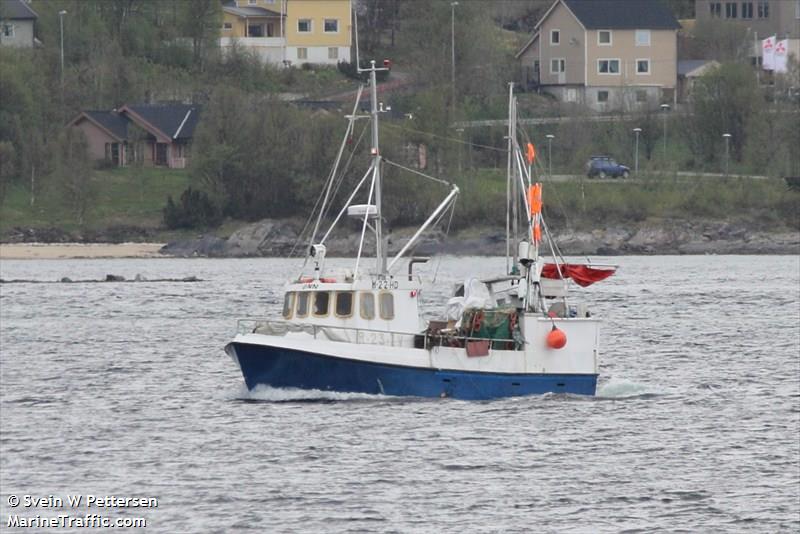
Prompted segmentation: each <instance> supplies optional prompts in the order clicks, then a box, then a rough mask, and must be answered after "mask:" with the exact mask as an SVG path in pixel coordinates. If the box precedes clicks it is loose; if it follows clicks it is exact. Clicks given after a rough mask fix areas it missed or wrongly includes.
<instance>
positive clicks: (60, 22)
mask: <svg viewBox="0 0 800 534" xmlns="http://www.w3.org/2000/svg"><path fill="white" fill-rule="evenodd" d="M66 14H67V12H66V10H63V9H62V10H61V11H59V12H58V25H59V27H60V28H61V86H62V87H63V86H64V15H66Z"/></svg>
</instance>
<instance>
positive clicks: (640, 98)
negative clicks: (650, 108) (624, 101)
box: [636, 91, 647, 102]
mask: <svg viewBox="0 0 800 534" xmlns="http://www.w3.org/2000/svg"><path fill="white" fill-rule="evenodd" d="M636 101H637V102H647V91H636Z"/></svg>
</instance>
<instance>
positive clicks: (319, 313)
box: [314, 291, 331, 317]
mask: <svg viewBox="0 0 800 534" xmlns="http://www.w3.org/2000/svg"><path fill="white" fill-rule="evenodd" d="M330 303H331V294H330V293H328V292H327V291H317V292H316V293H314V317H326V316H327V315H328V308H329V307H330Z"/></svg>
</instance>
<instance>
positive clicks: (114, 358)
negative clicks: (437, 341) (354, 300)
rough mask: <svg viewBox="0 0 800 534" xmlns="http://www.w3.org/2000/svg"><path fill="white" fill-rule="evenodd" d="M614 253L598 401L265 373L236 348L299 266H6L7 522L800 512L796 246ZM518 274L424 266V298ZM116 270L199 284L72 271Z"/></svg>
mask: <svg viewBox="0 0 800 534" xmlns="http://www.w3.org/2000/svg"><path fill="white" fill-rule="evenodd" d="M606 260H608V261H610V262H613V263H618V264H619V266H620V268H619V271H618V273H617V274H616V275H615V276H613V277H612V278H610V279H608V280H606V281H604V282H601V283H599V284H597V285H595V286H592V287H591V288H587V289H581V290H579V293H580V296H581V297H582V298H585V299H586V300H587V301H588V303H589V306H590V310H591V311H592V313H593V315H595V316H600V317H603V318H604V319H605V324H604V327H603V331H602V341H601V343H602V353H601V358H600V361H601V363H600V374H601V376H600V383H599V387H598V394H597V396H596V397H594V398H582V397H575V396H562V395H544V396H536V397H527V398H512V399H504V400H496V401H489V402H465V401H458V400H452V399H436V400H431V399H413V398H390V397H382V396H370V395H348V394H337V393H324V394H323V393H319V392H303V391H282V390H276V389H270V388H257V389H256V390H255V391H252V392H248V391H247V390H246V389H245V388H244V386H243V382H242V377H241V375H240V374H239V371H238V369H237V367H236V365H235V364H234V363H233V361H231V360H230V358H228V357H227V356H226V355H225V354H224V353H223V351H222V347H223V346H224V345H225V343H227V341H228V340H229V339H230V338H231V337H232V336H233V334H234V332H235V326H236V319H237V318H241V317H254V316H255V317H258V316H264V315H270V316H277V314H278V313H279V312H280V306H281V301H282V293H281V289H282V284H283V283H284V281H285V280H286V279H287V278H288V277H290V276H296V275H297V274H298V273H299V266H300V262H298V261H292V260H276V259H223V260H209V259H193V260H182V259H156V260H152V259H149V260H89V261H87V260H64V261H61V260H52V261H11V260H8V261H3V262H2V263H1V264H0V277H2V278H3V279H4V280H9V279H26V280H32V281H38V282H42V283H32V282H18V283H5V284H2V285H0V494H1V495H0V531H2V532H6V531H9V532H11V531H18V530H21V529H19V528H14V527H9V526H8V525H9V523H8V522H9V521H10V520H12V519H13V517H16V518H17V519H16V521H19V519H20V518H23V519H24V518H28V519H31V518H33V517H35V516H37V515H38V516H39V517H40V518H43V519H47V518H51V517H58V516H65V517H73V518H82V519H81V520H82V521H90V519H88V518H89V516H90V515H92V514H94V515H95V516H101V517H103V518H104V520H105V519H108V520H114V521H117V520H120V518H121V519H123V520H132V519H144V520H145V521H146V528H145V527H142V526H141V524H139V528H137V527H133V528H129V529H124V528H123V529H119V528H118V529H117V530H118V531H123V532H124V531H135V532H244V531H252V532H434V533H438V532H563V531H570V532H621V531H628V532H637V531H642V532H648V531H688V532H798V531H800V441H799V440H800V258H798V257H797V256H782V257H737V256H723V257H715V256H703V257H699V256H695V257H690V256H685V257H619V258H606ZM595 261H598V260H596V259H595ZM330 263H331V264H332V266H333V267H334V268H336V267H347V266H349V265H350V263H349V262H346V261H343V260H330ZM504 269H505V260H504V259H502V258H444V259H441V260H439V259H435V260H434V261H432V262H431V263H429V264H428V265H425V266H422V267H420V266H418V267H417V270H418V271H419V272H420V273H421V274H422V275H423V276H424V278H425V279H426V280H427V281H429V282H430V281H432V279H433V278H434V275H435V277H436V281H435V283H434V284H433V285H431V286H428V289H426V290H425V291H424V292H422V294H421V295H420V298H421V302H422V304H423V306H424V308H425V313H426V314H427V315H428V316H430V317H435V316H438V315H441V314H443V312H444V306H443V303H444V301H445V300H446V297H447V295H448V294H449V292H450V291H451V290H452V285H453V284H454V283H456V282H458V281H463V279H464V278H465V277H467V276H469V275H470V274H477V275H479V276H492V275H496V274H498V273H502V272H503V271H504ZM107 274H116V275H121V276H124V277H126V278H127V279H132V278H134V277H135V276H136V275H137V274H139V275H141V277H143V278H145V279H151V280H152V279H157V278H159V279H163V278H182V277H185V276H197V277H198V278H200V279H201V280H202V281H200V282H147V281H140V282H116V283H112V282H108V283H53V282H55V281H56V280H59V279H61V278H62V277H65V276H66V277H69V278H71V279H73V280H78V279H96V280H99V279H104V278H105V276H106V275H107ZM45 282H46V283H45ZM69 496H72V497H73V498H74V497H75V496H81V497H82V498H83V500H82V501H81V503H80V504H77V505H75V504H73V502H71V501H70V500H69ZM88 496H92V497H94V499H95V501H94V505H92V506H86V500H87V497H88ZM12 497H13V498H12ZM107 497H113V498H114V499H118V500H115V501H102V500H100V501H98V499H103V498H107ZM134 498H136V499H155V500H156V506H155V507H153V506H141V505H137V506H131V505H130V503H131V502H133V501H132V500H131V499H134ZM33 499H38V500H33ZM119 499H127V500H122V501H120V500H119ZM14 502H16V503H17V504H16V505H15V506H14V505H12V504H13V503H14ZM97 502H101V503H102V502H106V503H111V505H110V506H97ZM126 502H127V503H128V504H127V505H120V503H126ZM136 502H137V503H139V504H141V503H142V502H144V503H151V504H152V500H142V501H136ZM47 504H52V505H53V507H46V506H45V505H47ZM64 521H66V520H64ZM91 521H98V520H97V519H91ZM73 527H74V528H73V530H81V531H86V530H87V529H85V528H77V527H75V524H73ZM28 530H31V529H28ZM34 530H36V531H47V530H48V529H44V528H38V529H34ZM61 530H65V529H61ZM69 530H70V529H69V528H67V529H66V531H69ZM89 530H90V531H91V529H89ZM95 530H96V529H95Z"/></svg>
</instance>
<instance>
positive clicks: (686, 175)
mask: <svg viewBox="0 0 800 534" xmlns="http://www.w3.org/2000/svg"><path fill="white" fill-rule="evenodd" d="M540 176H541V177H542V180H546V181H553V182H570V181H577V180H581V179H583V180H586V181H590V182H592V183H623V182H641V181H644V180H643V179H637V178H635V177H633V176H631V177H630V178H605V179H600V178H587V177H586V175H579V174H554V175H553V176H552V177H550V176H547V175H545V174H542V175H540ZM667 177H671V175H667ZM678 177H679V178H680V179H681V180H687V181H690V180H696V179H709V178H710V179H718V180H720V179H725V175H724V174H721V173H712V172H701V173H697V172H684V171H680V172H678ZM730 178H748V179H751V180H767V179H768V177H767V176H750V175H742V174H731V175H730Z"/></svg>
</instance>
